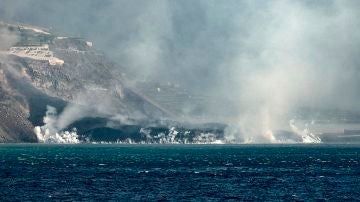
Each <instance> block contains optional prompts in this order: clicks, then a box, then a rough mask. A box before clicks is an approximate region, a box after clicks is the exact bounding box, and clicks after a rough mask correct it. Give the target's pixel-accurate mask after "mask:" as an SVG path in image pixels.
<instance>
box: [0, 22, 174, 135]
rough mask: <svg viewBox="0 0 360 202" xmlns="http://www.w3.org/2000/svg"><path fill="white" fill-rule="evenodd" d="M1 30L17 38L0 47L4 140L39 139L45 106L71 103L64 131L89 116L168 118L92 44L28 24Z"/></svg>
mask: <svg viewBox="0 0 360 202" xmlns="http://www.w3.org/2000/svg"><path fill="white" fill-rule="evenodd" d="M0 30H2V31H3V32H6V36H7V37H12V38H16V40H15V41H14V42H13V44H11V45H8V46H7V47H0V48H1V50H0V54H1V57H0V142H36V141H37V140H36V136H35V135H34V132H33V128H34V126H36V125H42V124H43V123H42V122H43V116H44V114H45V111H46V106H47V105H50V106H53V107H55V108H56V109H57V110H58V111H59V112H60V113H62V111H63V110H64V109H65V108H66V107H67V106H68V107H67V111H66V112H67V113H68V115H66V116H68V117H67V118H66V119H67V120H65V118H64V120H62V123H61V129H64V128H66V127H67V126H68V125H69V124H71V123H72V122H73V121H76V120H77V119H80V118H84V117H87V116H90V117H106V118H107V119H109V120H112V121H117V122H118V124H125V123H126V122H129V121H131V120H135V119H136V120H138V121H141V120H150V119H152V118H153V117H168V116H169V113H167V111H166V110H165V109H162V108H161V106H159V105H157V103H155V102H153V101H152V100H150V99H148V98H147V97H146V96H145V95H142V94H141V93H139V92H137V91H136V90H134V89H132V87H131V86H129V85H125V84H124V81H125V80H126V78H124V77H123V75H122V73H121V71H119V68H115V65H114V64H113V63H111V62H109V61H108V60H107V59H106V58H105V56H104V55H102V54H101V53H99V52H97V51H96V50H94V49H93V48H92V43H91V42H88V41H85V40H83V39H79V38H71V37H59V36H55V35H53V34H51V33H49V32H47V31H44V30H42V29H39V28H35V27H30V26H24V25H12V24H6V23H0ZM2 36H3V37H4V35H2ZM14 36H15V37H14ZM4 40H6V39H4ZM0 45H1V44H0ZM69 106H79V108H78V109H81V110H80V111H79V110H78V111H76V112H69V111H71V109H69V108H71V107H69ZM119 114H121V116H119ZM124 117H125V118H124ZM105 124H106V123H105ZM59 127H60V126H59Z"/></svg>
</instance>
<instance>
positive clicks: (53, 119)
mask: <svg viewBox="0 0 360 202" xmlns="http://www.w3.org/2000/svg"><path fill="white" fill-rule="evenodd" d="M43 122H44V125H43V126H36V127H35V128H34V132H35V134H36V136H37V138H38V140H39V142H41V143H55V144H77V143H80V141H79V139H78V135H77V133H76V129H74V130H73V131H60V130H59V127H58V116H57V110H56V108H54V107H52V106H47V110H46V115H45V116H44V120H43Z"/></svg>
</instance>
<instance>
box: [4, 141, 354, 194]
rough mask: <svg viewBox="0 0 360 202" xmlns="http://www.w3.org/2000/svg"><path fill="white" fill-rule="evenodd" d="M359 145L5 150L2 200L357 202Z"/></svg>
mask: <svg viewBox="0 0 360 202" xmlns="http://www.w3.org/2000/svg"><path fill="white" fill-rule="evenodd" d="M359 153H360V146H357V145H41V144H24V145H22V144H20V145H19V144H17V145H9V144H3V145H0V201H52V200H55V201H58V200H61V201H125V200H127V201H283V200H284V201H313V200H317V201H326V200H330V201H355V200H360V165H359V162H360V159H359Z"/></svg>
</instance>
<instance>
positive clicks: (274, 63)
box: [0, 0, 360, 125]
mask: <svg viewBox="0 0 360 202" xmlns="http://www.w3.org/2000/svg"><path fill="white" fill-rule="evenodd" d="M0 18H2V19H4V20H7V21H10V22H11V21H14V22H23V23H29V24H34V25H39V26H44V27H51V28H52V29H53V30H55V31H56V32H57V33H64V35H72V36H81V37H84V38H87V39H88V40H91V41H93V42H94V45H95V47H96V48H97V49H99V50H101V51H103V52H105V53H106V54H107V55H108V56H109V57H110V58H111V59H112V60H114V61H115V62H117V63H118V64H119V66H122V67H125V68H128V69H130V70H131V71H132V72H134V73H135V74H136V75H137V77H138V78H141V79H148V80H160V81H164V82H167V81H172V82H175V83H180V84H181V85H183V86H185V87H187V88H188V89H192V90H193V91H195V92H199V93H200V92H201V93H206V94H210V95H213V96H220V97H225V98H226V99H230V100H232V102H233V103H234V106H235V108H236V109H234V110H235V111H240V112H241V113H239V121H240V122H242V121H244V119H245V122H247V121H248V120H251V121H253V120H259V119H260V121H259V122H267V121H264V120H265V119H267V118H264V117H267V116H268V117H271V120H272V121H271V122H276V121H274V120H277V118H276V117H282V116H283V114H285V113H288V112H289V111H292V110H295V109H296V108H298V107H315V108H330V109H332V108H340V109H347V110H353V111H359V110H360V104H359V100H360V89H359V87H360V69H359V68H360V66H359V65H360V57H359V55H360V1H357V0H338V1H331V0H318V1H310V0H309V1H306V0H304V1H296V0H292V1H286V0H283V1H268V0H259V1H253V0H248V1H247V0H242V1H241V0H234V1H230V0H227V1H217V0H216V1H215V0H204V1H202V0H191V1H190V0H185V1H161V0H152V1H149V0H102V1H89V0H63V1H58V0H0ZM220 103H221V102H220ZM220 105H221V104H220ZM210 108H211V109H216V107H214V106H211V107H210ZM220 108H221V107H220ZM246 114H251V115H249V116H248V115H246ZM254 114H255V115H254ZM244 117H246V118H244ZM258 117H261V118H258ZM279 119H281V118H279ZM266 124H267V123H266ZM269 124H270V125H273V124H275V125H276V123H269Z"/></svg>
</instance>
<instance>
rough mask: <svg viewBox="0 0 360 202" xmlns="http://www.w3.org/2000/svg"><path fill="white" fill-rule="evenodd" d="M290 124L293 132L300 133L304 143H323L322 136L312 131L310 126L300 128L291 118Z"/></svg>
mask: <svg viewBox="0 0 360 202" xmlns="http://www.w3.org/2000/svg"><path fill="white" fill-rule="evenodd" d="M289 126H290V128H291V130H292V132H294V133H295V134H297V135H299V136H300V137H301V138H302V143H311V144H314V143H321V139H320V137H318V136H316V135H315V134H313V133H312V132H310V130H309V128H308V127H305V128H304V129H303V130H301V129H299V128H298V127H297V126H296V125H295V120H294V119H291V120H290V121H289Z"/></svg>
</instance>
